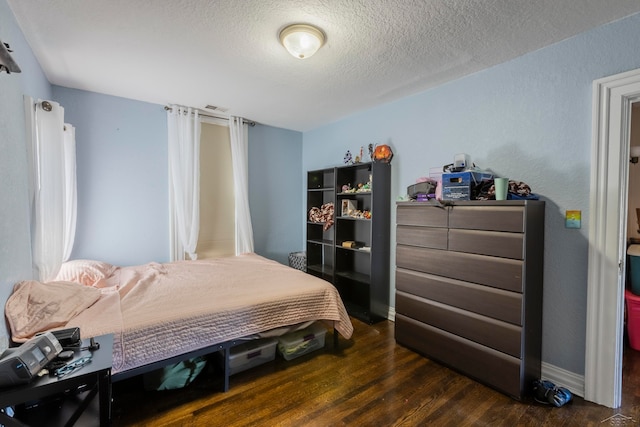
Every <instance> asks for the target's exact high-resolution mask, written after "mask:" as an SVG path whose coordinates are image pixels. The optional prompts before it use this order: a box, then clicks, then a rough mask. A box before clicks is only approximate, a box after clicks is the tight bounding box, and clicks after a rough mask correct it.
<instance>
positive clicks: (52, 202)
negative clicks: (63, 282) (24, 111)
mask: <svg viewBox="0 0 640 427" xmlns="http://www.w3.org/2000/svg"><path fill="white" fill-rule="evenodd" d="M27 102H28V103H29V104H30V107H31V108H30V111H34V116H33V118H32V117H28V119H27V125H32V126H33V128H32V129H29V134H31V135H32V147H31V149H30V150H29V151H30V153H31V159H30V164H31V169H32V181H31V182H32V186H33V189H32V195H33V204H32V240H33V244H32V251H33V262H34V265H35V267H36V269H37V271H38V276H39V279H40V280H41V281H50V280H53V278H54V277H55V276H56V274H57V273H58V270H59V269H60V265H61V264H62V262H64V261H66V260H67V259H69V256H70V254H71V249H72V247H73V241H74V237H75V223H76V206H77V193H76V175H75V170H76V163H75V130H73V127H72V126H70V125H67V126H68V131H67V132H66V133H65V129H64V127H65V124H64V108H62V107H61V106H60V105H59V104H58V103H56V102H52V101H41V100H38V102H37V103H36V104H35V109H34V107H33V105H34V104H33V101H32V100H31V99H30V98H28V99H27ZM44 104H46V105H47V108H46V109H45V108H43V105H44ZM49 109H50V111H47V110H49Z"/></svg>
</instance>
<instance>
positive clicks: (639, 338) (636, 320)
mask: <svg viewBox="0 0 640 427" xmlns="http://www.w3.org/2000/svg"><path fill="white" fill-rule="evenodd" d="M624 299H625V301H626V302H627V333H628V334H629V345H630V346H631V348H632V349H634V350H640V296H638V295H634V294H633V293H632V292H630V291H629V290H628V289H627V290H626V291H625V293H624Z"/></svg>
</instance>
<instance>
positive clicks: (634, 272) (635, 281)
mask: <svg viewBox="0 0 640 427" xmlns="http://www.w3.org/2000/svg"><path fill="white" fill-rule="evenodd" d="M627 255H628V256H629V273H630V274H631V280H630V283H631V292H633V293H634V294H636V295H640V245H631V246H629V248H628V249H627Z"/></svg>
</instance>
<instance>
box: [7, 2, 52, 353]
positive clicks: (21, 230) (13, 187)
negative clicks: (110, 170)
mask: <svg viewBox="0 0 640 427" xmlns="http://www.w3.org/2000/svg"><path fill="white" fill-rule="evenodd" d="M0 40H1V41H2V42H4V43H9V45H10V46H11V49H12V50H13V51H14V52H13V53H12V56H13V58H14V60H15V61H16V62H17V64H18V66H19V67H20V68H21V69H22V73H19V74H16V73H13V74H6V73H0V153H1V154H0V200H1V201H2V202H1V203H0V303H1V304H2V306H3V307H4V302H5V301H6V299H7V298H8V297H9V295H10V294H11V291H12V290H13V285H14V284H15V283H16V282H17V281H19V280H25V279H31V278H33V277H34V276H33V270H32V267H31V233H30V230H29V200H28V188H29V176H28V168H27V145H26V131H25V122H24V108H23V105H24V104H23V95H29V96H32V97H34V98H42V99H49V98H50V97H51V86H50V85H49V82H48V81H47V79H46V78H45V76H44V74H43V72H42V69H41V68H40V65H39V64H38V62H37V61H36V59H35V57H34V56H33V53H32V52H31V49H30V48H29V45H28V44H27V42H26V40H25V39H24V36H23V35H22V32H21V31H20V28H19V27H18V25H17V23H16V22H15V20H14V18H13V13H12V12H11V9H9V6H8V5H7V3H6V1H5V0H0ZM3 325H4V323H3ZM7 337H8V333H7V331H6V330H5V327H4V326H0V351H2V350H3V349H4V348H6V345H7Z"/></svg>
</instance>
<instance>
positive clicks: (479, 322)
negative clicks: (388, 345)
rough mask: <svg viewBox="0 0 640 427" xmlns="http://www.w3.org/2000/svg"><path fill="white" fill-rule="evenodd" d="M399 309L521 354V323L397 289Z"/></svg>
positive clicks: (508, 351)
mask: <svg viewBox="0 0 640 427" xmlns="http://www.w3.org/2000/svg"><path fill="white" fill-rule="evenodd" d="M396 313H400V314H402V315H403V316H407V317H411V318H412V319H415V320H419V321H420V322H422V323H426V324H428V325H431V326H434V327H436V328H438V329H442V330H444V331H447V332H450V333H452V334H455V335H458V336H460V337H463V338H466V339H469V340H471V341H475V342H477V343H479V344H482V345H486V346H487V347H491V348H493V349H495V350H498V351H500V352H502V353H507V354H509V355H511V356H513V357H517V358H520V339H521V333H522V328H520V327H519V326H515V325H512V324H510V323H506V322H502V321H500V320H495V319H492V318H490V317H486V316H481V315H479V314H476V313H472V312H470V311H465V310H461V309H459V308H455V307H451V306H447V305H444V304H440V303H439V302H435V301H431V300H428V299H424V298H420V297H417V296H414V295H410V294H406V293H404V292H397V293H396Z"/></svg>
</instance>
